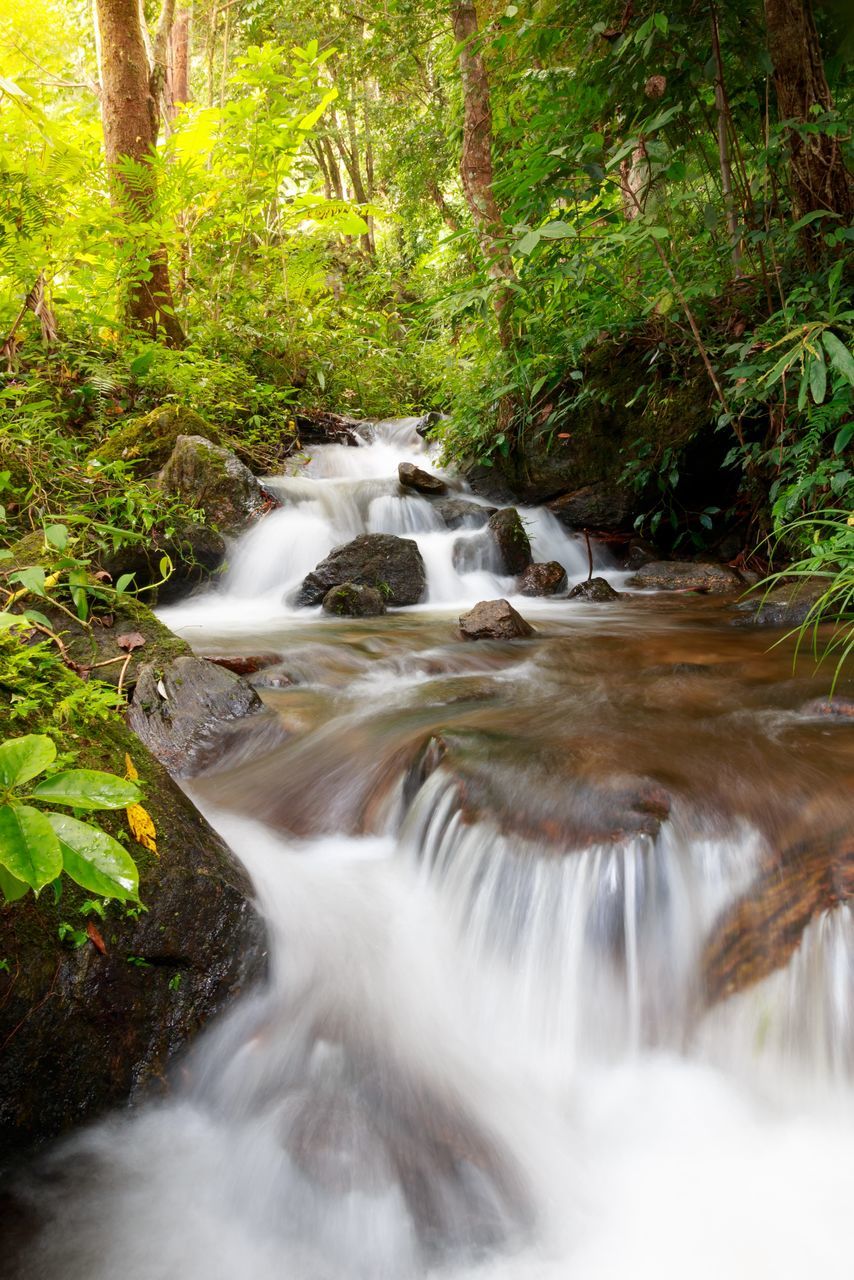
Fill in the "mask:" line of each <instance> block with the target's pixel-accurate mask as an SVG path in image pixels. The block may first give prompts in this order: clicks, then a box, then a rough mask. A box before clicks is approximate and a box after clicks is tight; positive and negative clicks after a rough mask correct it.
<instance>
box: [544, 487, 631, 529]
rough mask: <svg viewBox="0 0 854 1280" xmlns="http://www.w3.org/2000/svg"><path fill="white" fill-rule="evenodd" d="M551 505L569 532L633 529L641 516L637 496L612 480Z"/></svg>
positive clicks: (550, 507)
mask: <svg viewBox="0 0 854 1280" xmlns="http://www.w3.org/2000/svg"><path fill="white" fill-rule="evenodd" d="M547 505H548V509H549V511H551V512H552V513H553V514H554V515H556V516H557V518H558V520H560V521H561V523H562V524H565V525H566V527H567V528H568V529H601V530H602V531H603V532H606V533H620V532H622V531H623V530H627V529H631V527H632V522H633V520H634V517H635V515H636V514H637V512H636V499H635V498H634V496H633V495H632V494H631V493H629V492H628V490H627V489H624V488H620V487H619V486H617V485H615V484H611V483H609V482H608V481H602V482H601V483H599V484H588V485H585V486H584V487H583V488H581V489H575V490H574V491H573V492H572V493H565V494H563V495H562V496H561V497H559V498H554V499H553V500H552V501H551V502H549V503H548V504H547Z"/></svg>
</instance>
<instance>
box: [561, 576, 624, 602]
mask: <svg viewBox="0 0 854 1280" xmlns="http://www.w3.org/2000/svg"><path fill="white" fill-rule="evenodd" d="M620 595H621V593H620V592H619V591H615V590H614V588H613V587H612V586H611V584H610V582H608V581H606V579H605V578H588V579H587V581H586V582H579V583H577V584H576V586H574V587H573V588H572V590H571V591H570V593H569V599H570V600H592V601H593V602H594V603H596V604H604V603H605V601H606V600H619V598H620Z"/></svg>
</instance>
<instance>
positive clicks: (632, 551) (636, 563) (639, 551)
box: [624, 538, 658, 571]
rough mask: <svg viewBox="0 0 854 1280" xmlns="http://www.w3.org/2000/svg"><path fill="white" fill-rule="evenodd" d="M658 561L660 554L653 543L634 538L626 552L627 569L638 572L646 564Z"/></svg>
mask: <svg viewBox="0 0 854 1280" xmlns="http://www.w3.org/2000/svg"><path fill="white" fill-rule="evenodd" d="M657 559H658V552H657V551H656V549H655V547H654V546H652V544H651V543H649V542H645V541H644V539H643V538H632V539H631V541H630V542H629V545H628V546H627V547H626V552H625V562H624V565H625V568H626V569H633V570H635V571H636V570H638V569H642V568H643V566H644V565H645V564H652V563H653V561H655V560H657Z"/></svg>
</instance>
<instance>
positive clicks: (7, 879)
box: [0, 863, 30, 902]
mask: <svg viewBox="0 0 854 1280" xmlns="http://www.w3.org/2000/svg"><path fill="white" fill-rule="evenodd" d="M0 889H2V891H3V897H4V898H5V899H6V901H7V902H17V901H18V899H19V898H23V896H24V894H25V893H29V892H30V886H29V885H28V884H25V883H24V881H23V880H19V879H18V877H17V876H13V875H12V872H11V871H7V870H6V868H5V867H4V866H3V864H2V863H0Z"/></svg>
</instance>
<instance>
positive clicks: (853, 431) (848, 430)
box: [833, 422, 854, 453]
mask: <svg viewBox="0 0 854 1280" xmlns="http://www.w3.org/2000/svg"><path fill="white" fill-rule="evenodd" d="M852 437H854V422H847V423H846V424H845V426H844V427H842V429H841V430H840V431H839V432H838V434H837V436H836V439H835V440H834V442H833V452H834V453H842V451H843V450H844V448H845V446H846V445H847V444H848V442H849V441H850V440H851V439H852Z"/></svg>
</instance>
